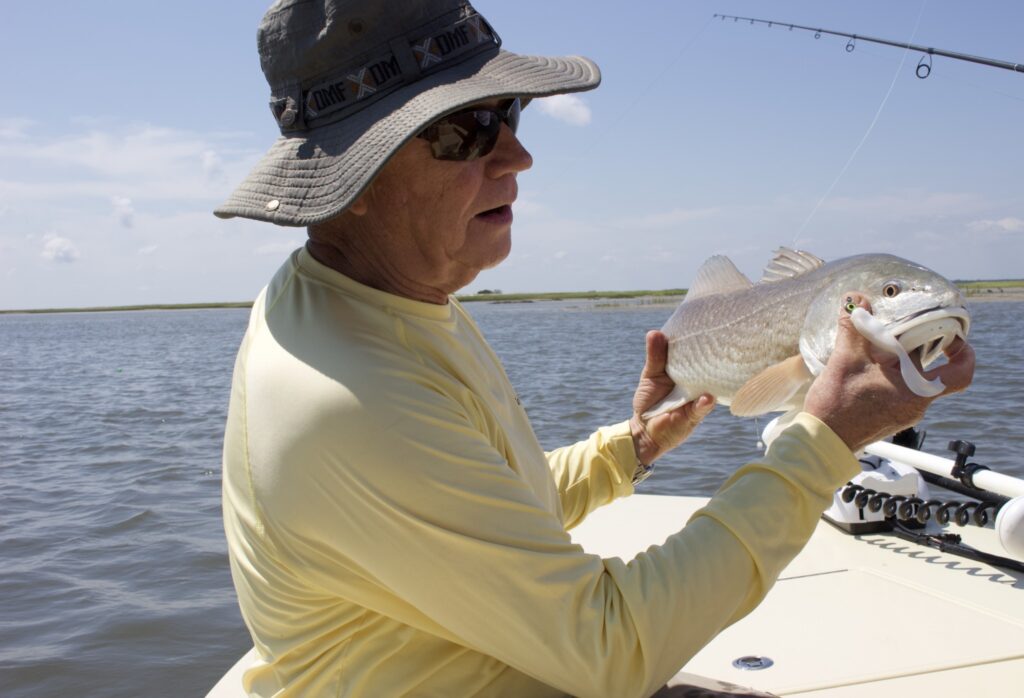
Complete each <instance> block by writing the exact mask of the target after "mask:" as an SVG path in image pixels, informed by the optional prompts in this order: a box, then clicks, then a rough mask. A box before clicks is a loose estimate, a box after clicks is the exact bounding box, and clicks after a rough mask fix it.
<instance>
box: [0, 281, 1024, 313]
mask: <svg viewBox="0 0 1024 698" xmlns="http://www.w3.org/2000/svg"><path fill="white" fill-rule="evenodd" d="M957 285H959V286H960V288H961V290H963V292H964V295H965V296H967V300H968V302H975V301H981V302H988V301H1024V279H1008V280H1000V281H958V282H957ZM685 295H686V289H685V288H671V289H665V290H661V291H565V292H561V291H554V292H548V293H501V292H498V291H484V292H479V293H474V294H464V295H461V294H460V295H457V296H456V298H458V300H459V301H460V302H462V303H476V302H484V303H530V302H533V301H563V300H633V299H650V300H651V302H664V303H671V302H674V301H678V300H679V299H681V298H682V297H683V296H685ZM251 307H252V301H240V302H227V303H159V304H148V305H118V306H103V307H84V308H39V309H28V310H0V315H43V314H52V313H110V312H123V311H132V310H135V311H138V310H205V309H222V308H251Z"/></svg>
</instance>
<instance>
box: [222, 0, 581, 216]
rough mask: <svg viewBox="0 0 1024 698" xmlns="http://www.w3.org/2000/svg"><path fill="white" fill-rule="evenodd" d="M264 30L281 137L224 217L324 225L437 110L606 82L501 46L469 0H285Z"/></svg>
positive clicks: (576, 63) (569, 61) (564, 63)
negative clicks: (512, 51) (509, 50)
mask: <svg viewBox="0 0 1024 698" xmlns="http://www.w3.org/2000/svg"><path fill="white" fill-rule="evenodd" d="M257 39H258V42H257V43H258V47H259V54H260V62H261V64H262V67H263V73H264V75H265V76H266V78H267V82H268V83H269V84H270V110H271V112H272V113H273V116H274V119H275V120H276V121H277V125H278V127H279V128H280V130H281V137H280V138H279V139H278V140H277V142H276V143H274V145H273V146H272V147H271V148H270V150H269V151H268V152H267V153H266V155H264V157H263V159H262V160H261V161H260V162H259V163H258V164H257V165H256V167H255V168H254V169H253V171H252V172H251V173H250V174H249V176H248V177H247V178H246V179H245V180H244V181H243V182H242V183H241V184H240V185H239V186H238V188H237V189H236V190H235V191H234V192H233V193H232V194H231V196H230V197H229V198H228V200H227V201H226V202H225V203H224V204H223V205H222V206H220V207H219V208H217V209H216V210H215V211H214V213H215V214H216V215H217V216H219V217H221V218H232V217H234V216H242V217H245V218H252V219H255V220H262V221H269V222H271V223H276V224H278V225H287V226H308V225H313V224H316V223H320V222H323V221H325V220H327V219H329V218H332V217H334V216H336V215H337V214H339V213H341V212H342V211H343V210H344V209H345V208H346V207H347V206H348V205H349V204H351V203H352V202H353V201H354V200H355V199H356V198H357V197H358V196H359V194H360V193H362V191H363V190H364V189H365V188H366V187H367V186H368V185H369V183H370V181H371V180H372V179H373V177H374V175H376V173H377V172H378V171H379V170H380V168H381V167H383V165H384V163H386V162H387V161H388V159H389V158H390V157H391V156H392V155H393V154H394V153H395V152H396V151H397V150H398V149H399V148H400V147H401V146H402V145H403V144H404V143H405V142H406V141H408V140H409V139H410V138H413V137H414V136H415V135H416V134H417V133H419V132H420V131H422V130H423V129H424V128H425V127H427V126H428V125H430V124H431V123H432V122H434V121H436V120H437V119H438V118H440V117H442V116H444V115H446V114H449V113H451V112H454V111H458V110H459V109H462V108H465V107H467V106H469V105H472V104H476V103H479V102H482V101H485V100H490V99H500V98H506V97H508V98H511V97H516V96H518V97H521V98H533V97H546V96H549V95H554V94H561V93H568V92H577V91H581V90H588V89H592V88H594V87H597V85H598V83H600V81H601V74H600V71H599V70H598V68H597V66H596V65H595V64H594V63H593V62H592V61H590V60H589V59H586V58H582V57H579V56H567V57H561V58H546V57H540V56H526V55H519V54H515V53H510V52H508V51H505V50H503V49H501V48H500V47H501V39H500V38H499V37H498V35H497V33H496V32H495V31H494V29H493V28H492V27H491V25H490V24H488V23H487V21H486V20H485V19H484V18H483V17H482V16H481V15H480V14H479V13H477V12H476V10H474V9H473V7H472V6H471V5H470V4H469V3H468V2H466V1H465V0H387V1H383V0H278V1H277V2H275V3H274V5H272V6H271V8H270V9H269V10H268V11H267V13H266V15H265V16H264V18H263V21H262V22H261V23H260V27H259V31H258V35H257Z"/></svg>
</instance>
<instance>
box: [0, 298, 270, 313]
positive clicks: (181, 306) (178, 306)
mask: <svg viewBox="0 0 1024 698" xmlns="http://www.w3.org/2000/svg"><path fill="white" fill-rule="evenodd" d="M251 307H252V301H247V302H243V303H174V304H171V303H168V304H162V305H159V304H158V305H117V306H108V307H97V308H40V309H38V310H0V315H12V314H15V313H25V314H40V313H110V312H116V311H120V310H202V309H206V308H251Z"/></svg>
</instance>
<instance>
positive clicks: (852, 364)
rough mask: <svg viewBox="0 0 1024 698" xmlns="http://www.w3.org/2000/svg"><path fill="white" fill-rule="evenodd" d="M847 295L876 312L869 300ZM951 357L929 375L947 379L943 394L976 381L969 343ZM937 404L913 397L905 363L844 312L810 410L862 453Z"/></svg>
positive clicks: (958, 344) (810, 395)
mask: <svg viewBox="0 0 1024 698" xmlns="http://www.w3.org/2000/svg"><path fill="white" fill-rule="evenodd" d="M846 296H850V297H851V298H852V299H853V301H854V302H855V303H856V304H857V305H859V306H860V307H862V308H864V309H865V310H867V311H868V312H871V306H870V305H869V304H868V302H867V299H865V298H864V296H862V295H860V294H858V293H847V294H843V297H844V298H845V297H846ZM946 357H947V359H948V363H946V364H945V365H943V366H940V367H938V368H936V369H934V370H931V371H927V372H925V373H924V374H923V375H924V376H925V378H927V379H929V380H931V379H932V378H935V377H936V376H938V377H940V378H941V379H942V383H943V385H945V386H946V389H945V390H944V391H943V393H942V395H948V394H950V393H955V392H959V391H961V390H963V389H964V388H966V387H967V386H968V385H970V383H971V378H972V377H973V376H974V350H973V349H972V348H971V346H970V345H969V344H967V343H966V342H964V341H963V340H960V339H958V340H956V341H955V342H953V344H951V345H950V346H949V348H947V349H946ZM915 362H916V359H915ZM918 368H919V369H920V365H919V364H918ZM933 400H935V398H927V397H921V396H919V395H916V394H915V393H913V392H912V391H911V390H910V388H908V387H907V385H906V383H905V382H904V381H903V377H902V375H901V374H900V364H899V359H898V358H897V357H896V356H894V355H892V354H889V353H886V352H883V351H881V350H879V349H877V348H875V347H874V346H873V345H872V344H871V342H870V341H869V340H868V339H867V338H866V337H864V336H862V335H861V334H860V333H859V332H858V331H857V329H856V328H855V327H854V326H853V323H852V322H851V320H850V316H849V314H848V313H847V312H846V311H845V310H840V311H839V332H838V335H837V336H836V346H835V349H833V351H832V355H831V357H829V360H828V364H826V366H825V370H824V371H822V372H821V375H820V376H818V378H817V379H816V380H815V381H814V383H813V384H812V385H811V388H810V390H808V392H807V399H806V400H805V401H804V411H806V412H809V413H810V414H812V415H814V416H815V417H817V418H818V419H820V420H821V421H823V422H824V423H825V424H827V425H828V426H829V427H830V428H831V429H832V431H834V432H835V433H836V435H837V436H839V438H841V439H842V440H843V441H845V442H846V445H847V446H849V447H850V450H851V451H854V452H857V451H859V450H861V449H862V448H864V446H866V445H867V444H869V443H871V442H873V441H878V440H879V439H883V438H885V437H887V436H890V435H892V434H895V433H896V432H897V431H900V430H901V429H905V428H906V427H909V426H913V425H914V424H917V423H918V422H919V421H921V417H922V416H924V412H925V410H926V409H927V408H928V405H930V404H931V403H932V401H933Z"/></svg>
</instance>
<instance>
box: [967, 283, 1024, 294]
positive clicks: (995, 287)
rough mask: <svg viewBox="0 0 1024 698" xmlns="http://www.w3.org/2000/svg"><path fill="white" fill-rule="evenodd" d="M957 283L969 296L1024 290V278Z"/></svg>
mask: <svg viewBox="0 0 1024 698" xmlns="http://www.w3.org/2000/svg"><path fill="white" fill-rule="evenodd" d="M956 285H957V286H959V287H960V290H961V291H963V292H964V294H965V295H967V296H974V295H977V294H979V293H1003V292H1005V291H1011V290H1012V291H1018V290H1020V291H1024V279H994V280H992V281H957V282H956Z"/></svg>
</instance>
